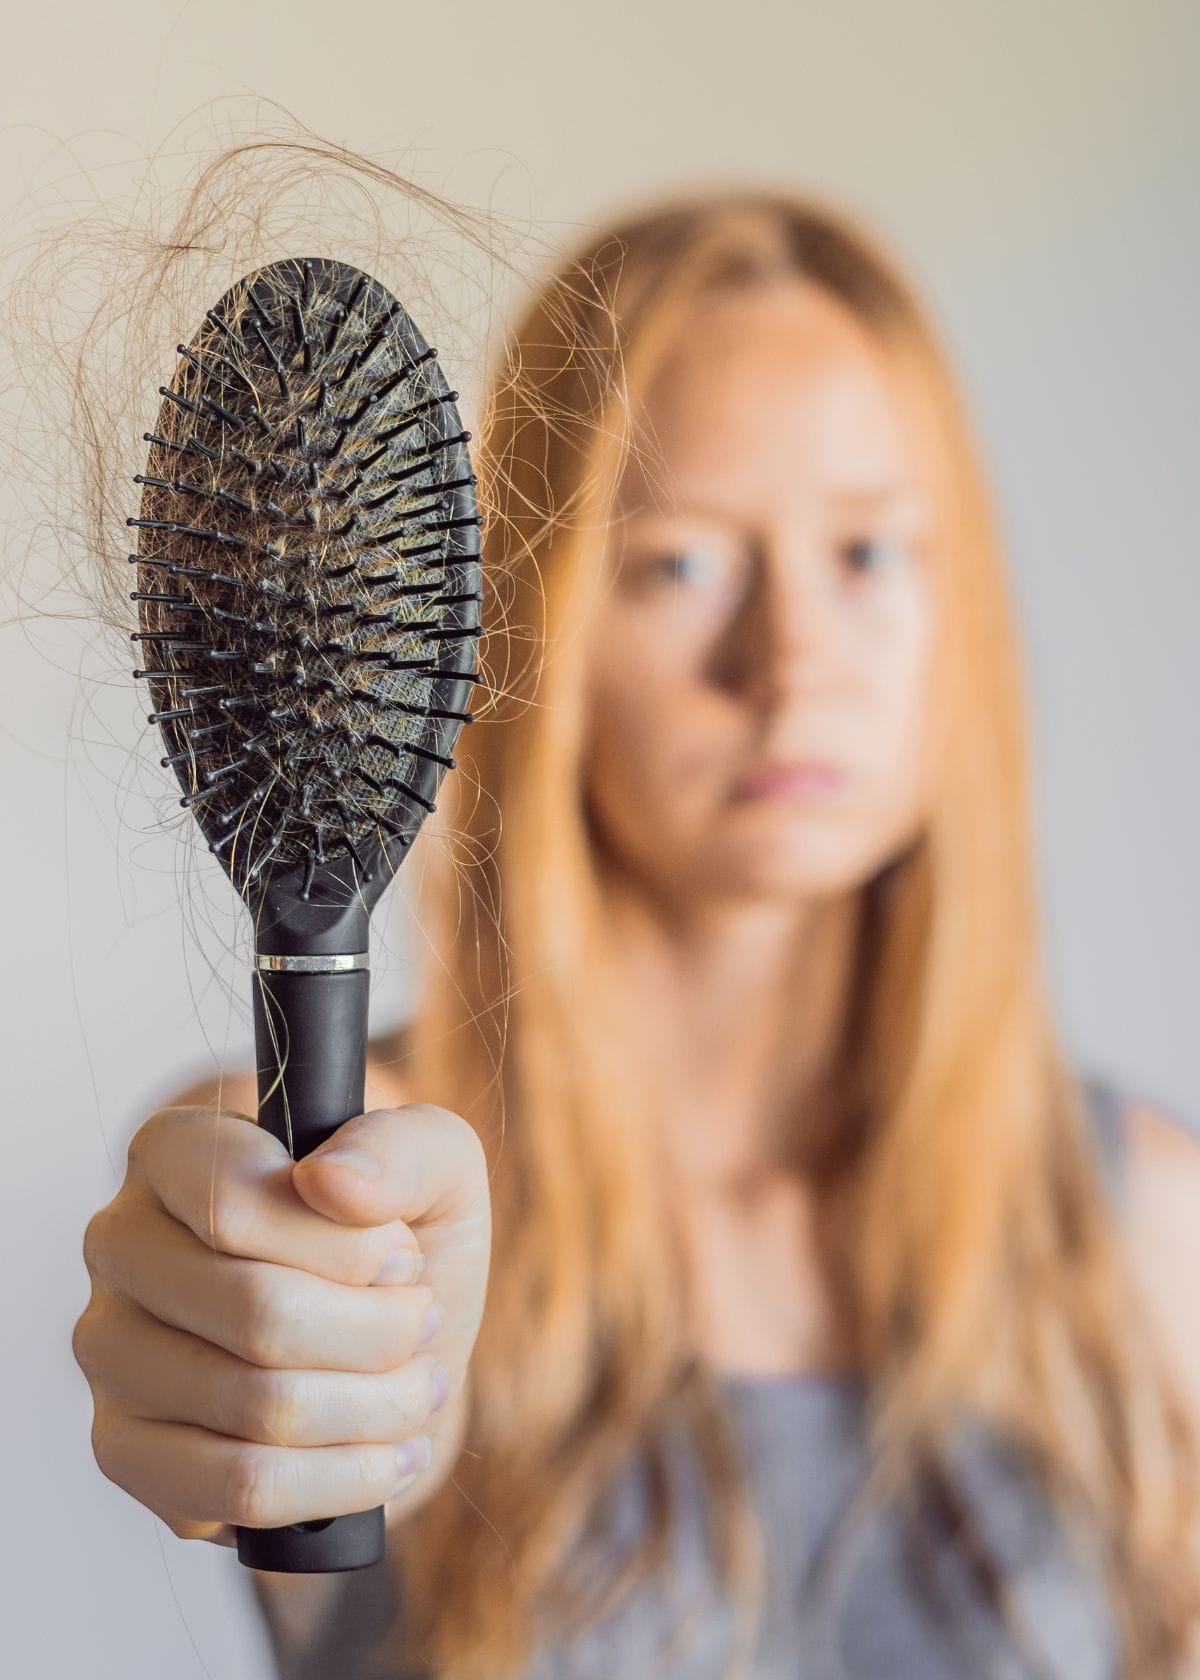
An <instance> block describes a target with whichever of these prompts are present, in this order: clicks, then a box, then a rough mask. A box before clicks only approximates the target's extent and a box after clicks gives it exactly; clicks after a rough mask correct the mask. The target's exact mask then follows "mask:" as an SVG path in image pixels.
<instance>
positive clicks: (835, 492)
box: [830, 483, 920, 507]
mask: <svg viewBox="0 0 1200 1680" xmlns="http://www.w3.org/2000/svg"><path fill="white" fill-rule="evenodd" d="M830 495H831V496H832V497H833V499H834V500H835V501H839V502H844V503H852V504H854V505H855V506H860V507H877V506H879V505H880V504H881V503H883V502H899V501H906V502H907V501H913V502H915V501H918V500H919V499H920V498H919V495H918V492H917V491H916V490H915V489H914V487H913V486H912V485H911V484H904V483H899V484H843V485H833V486H832V487H831V489H830Z"/></svg>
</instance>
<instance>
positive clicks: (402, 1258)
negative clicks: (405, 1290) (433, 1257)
mask: <svg viewBox="0 0 1200 1680" xmlns="http://www.w3.org/2000/svg"><path fill="white" fill-rule="evenodd" d="M424 1270H425V1256H424V1255H423V1254H422V1253H421V1251H420V1249H415V1248H394V1249H393V1250H392V1252H391V1253H390V1254H389V1255H388V1256H387V1257H386V1259H385V1260H384V1262H383V1265H382V1266H380V1268H379V1270H378V1271H377V1272H376V1273H375V1276H374V1277H373V1278H372V1279H371V1282H372V1283H415V1282H416V1280H417V1279H418V1278H419V1277H420V1275H421V1273H422V1272H423V1271H424Z"/></svg>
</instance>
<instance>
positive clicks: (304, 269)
mask: <svg viewBox="0 0 1200 1680" xmlns="http://www.w3.org/2000/svg"><path fill="white" fill-rule="evenodd" d="M178 351H179V356H180V360H179V363H178V366H177V368H176V372H175V377H174V379H173V381H172V384H171V386H170V388H168V387H166V386H160V387H159V389H160V392H161V394H162V398H163V401H162V406H161V409H160V411H159V417H158V429H157V431H155V432H147V433H145V438H146V441H147V442H148V443H149V444H150V445H151V448H150V453H149V460H148V464H147V469H146V472H145V473H139V474H138V475H137V477H136V479H135V483H137V484H140V485H141V486H142V498H141V512H140V516H139V517H138V518H136V519H130V520H129V521H128V523H129V524H130V525H132V526H136V527H137V529H138V552H137V554H134V555H131V556H130V560H131V561H132V562H133V563H134V564H136V566H137V588H136V589H135V590H134V591H133V592H132V596H131V598H132V599H133V600H135V601H137V603H138V617H139V623H140V629H139V630H138V631H137V632H136V633H135V635H134V638H133V639H134V640H135V641H137V642H140V643H141V644H142V649H143V654H144V657H145V661H146V668H145V669H142V670H139V671H136V672H135V673H134V675H135V676H138V677H142V678H145V679H146V681H147V682H148V683H149V685H150V693H151V696H152V698H153V703H154V708H155V709H154V711H153V712H152V713H151V715H150V721H151V722H152V723H157V724H158V725H159V726H160V728H161V730H162V733H163V736H164V739H165V741H166V744H167V756H166V757H165V758H164V759H163V764H164V765H171V766H173V767H174V769H175V772H176V775H177V776H178V778H179V781H180V783H181V785H182V786H183V788H184V790H185V791H184V797H183V799H182V800H181V804H183V805H185V806H189V807H190V808H191V810H192V812H193V814H194V815H195V817H196V819H197V821H198V822H199V824H200V828H201V830H202V832H203V834H204V837H205V838H206V839H207V841H208V843H209V849H210V850H211V851H213V852H215V853H216V855H217V856H218V857H219V858H220V859H221V862H222V863H223V864H224V866H225V868H226V870H227V871H228V873H229V876H230V878H231V880H232V881H233V882H234V885H235V886H236V887H237V888H238V891H239V892H240V893H241V894H242V896H243V898H244V899H245V900H246V902H247V904H248V905H249V907H250V909H251V912H252V914H253V918H254V931H255V949H256V952H257V973H256V976H255V979H256V984H255V987H254V1033H255V1048H256V1053H257V1065H258V1096H259V1123H260V1124H261V1125H263V1126H265V1127H267V1128H268V1129H269V1130H270V1131H271V1132H273V1133H274V1134H275V1136H276V1137H278V1138H280V1139H281V1140H282V1141H283V1143H284V1144H286V1146H287V1148H288V1151H289V1153H290V1154H291V1155H292V1157H293V1158H294V1159H296V1160H299V1159H300V1158H301V1157H302V1156H303V1155H306V1154H308V1153H309V1151H310V1150H312V1149H315V1148H316V1147H317V1145H318V1144H320V1143H323V1142H324V1141H325V1139H326V1138H327V1137H329V1135H330V1134H331V1133H332V1132H334V1131H335V1130H336V1129H337V1127H338V1126H340V1125H341V1124H342V1122H343V1121H344V1120H347V1119H348V1118H350V1116H351V1115H354V1114H358V1113H361V1111H362V1106H363V1084H364V1070H365V1062H366V1041H367V994H368V973H367V945H368V924H369V919H370V915H371V911H372V910H373V908H374V907H375V905H376V903H377V902H378V900H379V898H380V896H381V894H382V892H383V889H384V887H385V886H386V885H387V883H388V881H389V880H390V879H391V877H392V875H393V873H394V872H395V869H396V868H397V866H398V865H399V863H400V862H401V860H402V858H403V856H404V852H405V849H406V848H407V847H408V846H409V845H410V844H411V842H412V840H413V838H414V836H415V835H416V833H417V831H418V829H419V828H420V825H421V823H422V821H423V820H424V818H425V816H426V815H427V813H428V812H430V811H432V810H433V809H434V798H435V794H436V791H437V788H438V784H439V782H440V780H441V777H442V775H443V774H444V773H445V771H446V770H447V769H450V768H452V767H453V764H454V760H453V758H451V756H450V751H451V748H452V747H453V745H454V740H455V737H456V736H457V734H458V731H459V729H460V727H461V726H462V724H464V723H466V722H469V721H470V713H469V712H467V711H466V710H465V709H464V708H465V705H466V701H467V697H468V695H469V693H470V686H469V685H470V684H472V683H476V682H479V681H480V680H481V678H480V677H479V676H478V675H477V674H476V673H475V670H474V665H475V658H476V650H477V644H476V638H477V637H478V636H479V635H480V633H481V626H480V623H479V610H480V609H479V603H480V601H481V599H482V595H481V591H480V553H479V527H480V525H481V523H482V521H481V519H480V516H479V513H478V508H477V502H476V498H475V490H474V486H475V475H474V474H473V473H472V472H471V468H470V460H469V457H468V454H467V449H466V444H467V441H468V439H469V437H470V433H469V432H464V431H463V430H462V429H461V426H460V422H459V416H458V412H457V410H456V408H455V398H456V397H457V395H458V393H457V391H451V390H449V389H448V388H447V385H446V380H445V377H444V375H443V373H442V371H441V369H440V368H439V366H438V363H437V360H436V354H437V353H436V351H435V350H433V349H431V348H430V347H429V346H428V345H427V344H426V343H425V341H424V339H423V338H422V337H421V334H420V333H419V332H418V331H417V329H416V327H415V326H414V325H413V323H412V321H411V320H410V318H409V316H408V315H407V313H406V312H405V310H404V309H403V308H402V307H401V306H400V304H399V303H398V302H397V301H396V299H395V298H393V297H392V296H391V295H390V293H388V292H387V291H386V290H385V288H384V287H382V286H381V285H379V283H378V282H377V281H375V280H373V279H371V278H370V277H369V276H368V275H366V274H364V273H362V272H361V271H360V270H358V269H356V268H351V267H348V266H346V265H345V264H343V263H338V262H332V261H328V260H325V259H322V258H311V259H295V260H293V259H289V260H287V261H283V262H277V263H272V264H271V265H269V266H268V267H265V268H262V269H259V270H257V271H256V272H254V273H253V274H250V275H248V276H246V278H244V279H243V280H240V281H239V282H238V283H237V284H236V285H235V286H233V287H232V288H231V289H230V290H229V291H228V292H227V293H226V294H225V296H224V297H223V298H222V299H221V301H220V303H219V304H218V305H217V306H216V308H215V309H210V310H209V311H208V312H207V315H206V316H205V320H204V322H203V324H202V326H201V327H200V329H199V331H198V332H197V334H196V336H195V337H194V338H193V339H192V342H191V343H190V344H189V345H183V344H181V345H179V346H178ZM237 1536H238V1557H239V1558H240V1559H241V1561H242V1562H243V1563H245V1564H248V1565H250V1566H252V1567H253V1568H256V1569H271V1570H284V1571H289V1572H294V1573H299V1572H309V1571H319V1570H339V1569H355V1568H361V1567H363V1566H364V1565H367V1564H372V1563H376V1562H378V1561H379V1559H380V1558H381V1557H382V1556H383V1552H384V1521H383V1508H382V1507H378V1508H376V1509H375V1510H372V1511H363V1512H356V1513H352V1514H348V1515H344V1516H337V1517H331V1518H326V1519H321V1520H317V1521H313V1522H302V1523H295V1524H292V1525H291V1526H289V1527H287V1528H280V1529H252V1528H242V1527H239V1528H238V1531H237Z"/></svg>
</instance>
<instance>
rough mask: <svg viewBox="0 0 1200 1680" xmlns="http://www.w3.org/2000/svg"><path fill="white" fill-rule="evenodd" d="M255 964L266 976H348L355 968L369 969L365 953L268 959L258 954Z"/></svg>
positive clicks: (368, 959)
mask: <svg viewBox="0 0 1200 1680" xmlns="http://www.w3.org/2000/svg"><path fill="white" fill-rule="evenodd" d="M255 963H256V966H257V967H258V968H259V969H260V970H262V971H264V972H265V973H267V974H350V973H352V972H353V971H354V970H355V969H356V968H369V967H370V956H369V954H368V952H366V951H354V952H352V953H351V954H350V955H349V956H329V957H268V956H263V955H262V953H261V952H260V953H259V954H258V956H257V957H256V958H255Z"/></svg>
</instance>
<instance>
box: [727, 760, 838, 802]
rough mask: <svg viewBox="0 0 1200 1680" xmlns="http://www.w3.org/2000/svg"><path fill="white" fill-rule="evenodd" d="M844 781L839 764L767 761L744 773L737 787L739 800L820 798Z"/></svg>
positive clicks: (835, 789)
mask: <svg viewBox="0 0 1200 1680" xmlns="http://www.w3.org/2000/svg"><path fill="white" fill-rule="evenodd" d="M843 780H844V778H843V776H842V772H841V771H840V770H839V769H838V767H837V765H836V764H827V763H824V762H823V761H821V760H819V759H815V758H813V759H810V758H806V759H797V760H794V761H793V762H791V763H783V764H767V765H764V766H763V768H762V769H761V770H755V771H753V772H752V773H751V774H750V775H748V776H743V777H742V779H741V780H740V781H739V782H738V783H737V784H736V786H735V788H734V797H735V798H737V799H821V798H823V797H826V796H827V795H829V794H831V793H836V792H837V790H838V788H839V787H840V786H841V784H842V781H843Z"/></svg>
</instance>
